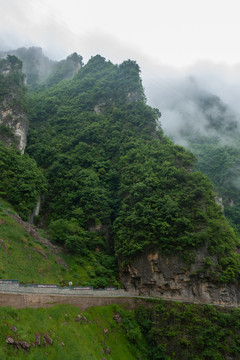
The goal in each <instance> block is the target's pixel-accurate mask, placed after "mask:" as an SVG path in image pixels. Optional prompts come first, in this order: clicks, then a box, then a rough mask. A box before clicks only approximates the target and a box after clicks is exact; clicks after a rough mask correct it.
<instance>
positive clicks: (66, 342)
mask: <svg viewBox="0 0 240 360" xmlns="http://www.w3.org/2000/svg"><path fill="white" fill-rule="evenodd" d="M118 310H120V311H122V310H121V309H119V308H118V307H117V306H108V307H98V308H92V309H88V310H87V311H85V312H84V313H83V312H82V311H80V310H79V309H78V308H75V307H72V306H69V305H59V306H54V307H52V308H50V309H23V310H13V309H0V314H1V322H0V332H1V336H0V358H2V359H6V360H7V359H13V358H15V357H16V358H17V359H39V360H40V359H46V358H49V359H58V360H65V359H66V360H80V359H82V360H90V359H92V360H97V359H99V360H102V359H103V358H104V357H105V358H107V359H109V360H110V359H114V360H124V359H126V360H135V359H138V358H139V357H141V356H142V355H143V354H144V352H145V350H146V349H145V348H146V343H145V340H144V337H143V335H142V334H141V333H140V332H139V334H138V336H139V338H138V342H135V343H134V342H132V341H131V338H130V336H128V335H127V333H126V330H125V329H124V328H123V327H122V326H121V325H120V324H118V323H117V322H116V321H115V320H114V319H113V316H114V314H115V313H119V311H118ZM130 319H131V320H130V321H132V325H133V324H134V323H136V322H135V321H134V318H133V316H132V317H130ZM13 327H15V328H16V329H17V331H16V332H14V330H12V329H14V328H13ZM46 334H47V335H48V339H49V337H50V338H51V340H52V345H51V344H49V343H45V344H44V335H45V338H46V339H47V337H46ZM9 336H11V337H12V338H13V339H14V340H18V339H19V340H20V339H21V340H24V341H26V342H27V343H28V344H29V345H30V349H29V350H28V352H25V351H24V350H23V349H21V348H20V349H16V346H14V345H10V344H6V339H7V338H8V337H9ZM39 338H40V344H39V345H38V343H39V342H36V339H39ZM49 342H51V341H49ZM33 345H35V346H33ZM142 359H144V357H142Z"/></svg>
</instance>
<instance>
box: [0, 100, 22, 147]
mask: <svg viewBox="0 0 240 360" xmlns="http://www.w3.org/2000/svg"><path fill="white" fill-rule="evenodd" d="M0 125H4V126H6V127H8V128H10V129H11V130H12V134H11V133H10V134H8V135H9V136H8V135H7V134H6V132H4V133H3V132H1V133H0V140H1V141H3V142H4V143H5V144H6V145H7V146H11V145H12V144H13V143H15V144H16V146H17V148H18V149H19V150H20V152H21V153H22V154H23V153H24V150H25V147H26V144H27V133H28V119H27V116H26V115H25V114H23V113H20V112H16V111H14V110H13V109H11V108H9V107H8V105H6V106H4V105H2V106H1V108H0ZM11 135H12V136H11Z"/></svg>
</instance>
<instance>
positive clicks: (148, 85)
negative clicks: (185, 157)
mask: <svg viewBox="0 0 240 360" xmlns="http://www.w3.org/2000/svg"><path fill="white" fill-rule="evenodd" d="M142 76H143V84H144V86H145V91H146V95H147V98H148V102H149V104H150V105H151V106H153V107H157V108H158V109H159V110H160V111H161V113H162V117H161V119H160V121H161V124H162V127H163V129H164V131H165V133H166V134H167V135H169V136H170V137H171V138H172V139H174V141H175V142H177V143H178V144H180V145H183V146H187V145H188V140H187V138H188V134H189V132H191V133H192V134H193V133H195V134H196V136H204V137H218V138H219V140H221V141H222V143H223V144H229V145H233V142H234V140H233V130H234V133H235V136H236V137H237V135H238V134H239V127H240V101H239V94H240V66H239V65H235V66H226V65H224V64H214V63H211V62H205V63H198V64H195V65H193V66H191V67H186V68H182V69H176V68H173V67H167V66H152V67H150V66H147V67H146V68H145V71H143V74H142Z"/></svg>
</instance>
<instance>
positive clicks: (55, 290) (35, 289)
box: [0, 280, 130, 296]
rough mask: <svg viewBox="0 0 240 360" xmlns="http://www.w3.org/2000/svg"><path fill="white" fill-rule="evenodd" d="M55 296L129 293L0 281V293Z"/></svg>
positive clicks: (86, 287) (17, 281)
mask: <svg viewBox="0 0 240 360" xmlns="http://www.w3.org/2000/svg"><path fill="white" fill-rule="evenodd" d="M1 291H2V292H14V293H30V294H56V295H91V296H104V295H105V296H106V295H107V296H127V295H128V296H129V295H130V294H129V292H126V291H125V290H122V289H120V290H118V289H116V288H114V287H107V288H104V289H94V288H93V287H92V286H63V287H61V286H58V285H55V284H20V282H19V280H0V292H1Z"/></svg>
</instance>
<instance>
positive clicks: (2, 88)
mask: <svg viewBox="0 0 240 360" xmlns="http://www.w3.org/2000/svg"><path fill="white" fill-rule="evenodd" d="M23 96H24V75H23V73H22V63H21V61H20V60H19V59H18V58H16V57H15V56H8V57H7V59H2V60H1V61H0V141H2V142H3V143H4V144H6V145H7V146H12V145H15V146H16V147H17V148H18V149H19V150H20V152H21V153H24V150H25V147H26V141H27V132H28V119H27V115H26V114H25V112H24V110H23Z"/></svg>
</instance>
